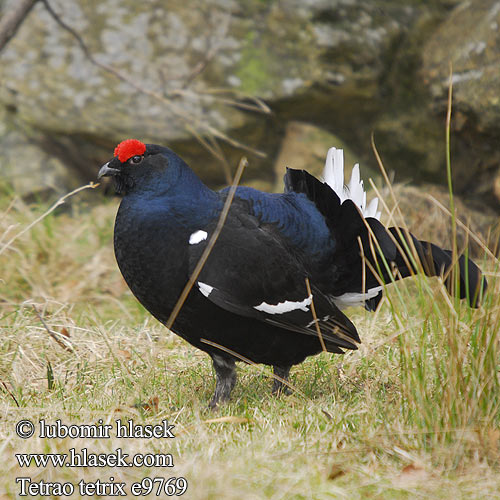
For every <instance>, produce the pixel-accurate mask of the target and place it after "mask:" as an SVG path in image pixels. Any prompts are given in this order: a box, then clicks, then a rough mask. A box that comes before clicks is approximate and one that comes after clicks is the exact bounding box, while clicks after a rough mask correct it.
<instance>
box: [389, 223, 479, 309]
mask: <svg viewBox="0 0 500 500" xmlns="http://www.w3.org/2000/svg"><path fill="white" fill-rule="evenodd" d="M389 232H390V233H391V234H392V236H393V237H394V240H395V242H396V244H395V246H396V258H395V259H394V260H393V262H394V264H395V265H396V267H397V271H398V274H400V275H401V277H402V278H405V277H407V276H410V275H411V274H415V273H417V272H419V268H418V264H417V263H416V262H415V260H416V259H415V255H413V254H414V253H416V257H418V261H419V263H420V265H421V268H422V269H423V271H424V273H425V274H426V275H427V276H440V275H441V276H443V277H444V278H445V285H446V288H447V290H448V292H449V293H450V294H451V293H453V291H454V288H455V285H454V279H455V278H454V273H456V272H458V275H459V276H458V290H456V293H457V294H459V296H460V298H461V299H468V303H469V305H470V306H472V307H479V305H480V300H481V298H482V296H483V295H484V292H485V291H486V288H487V282H486V278H485V277H484V275H483V274H482V272H481V270H480V269H479V268H478V266H477V265H476V264H475V263H474V261H472V260H471V259H469V258H467V257H466V256H465V255H460V256H459V258H458V266H457V267H456V268H455V269H454V270H453V271H452V266H453V265H454V261H453V254H452V252H451V251H450V250H444V249H443V248H440V247H438V246H437V245H435V244H434V243H430V242H428V241H423V240H418V239H417V238H415V236H413V235H412V234H411V233H409V232H408V231H406V230H404V229H401V228H396V227H391V228H389ZM408 252H410V254H408ZM384 255H385V254H384ZM415 264H417V265H415Z"/></svg>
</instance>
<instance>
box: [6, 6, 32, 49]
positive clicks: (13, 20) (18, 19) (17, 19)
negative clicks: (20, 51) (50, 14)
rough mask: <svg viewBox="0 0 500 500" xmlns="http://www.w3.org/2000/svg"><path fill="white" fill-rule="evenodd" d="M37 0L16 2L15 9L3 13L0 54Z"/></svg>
mask: <svg viewBox="0 0 500 500" xmlns="http://www.w3.org/2000/svg"><path fill="white" fill-rule="evenodd" d="M37 1H38V0H17V4H14V5H15V7H14V8H12V9H10V10H9V11H8V12H7V13H5V14H4V15H3V16H2V18H1V19H0V52H1V51H2V50H3V49H4V48H5V46H6V45H7V44H8V43H9V41H10V40H11V39H12V37H13V36H14V35H15V34H16V33H17V30H18V29H19V27H20V26H21V24H22V23H23V21H24V20H25V19H26V17H28V14H29V13H30V10H31V9H32V8H33V6H34V5H35V4H36V2H37Z"/></svg>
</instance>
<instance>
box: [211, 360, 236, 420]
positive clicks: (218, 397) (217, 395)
mask: <svg viewBox="0 0 500 500" xmlns="http://www.w3.org/2000/svg"><path fill="white" fill-rule="evenodd" d="M211 357H212V362H213V365H214V370H215V376H216V382H215V392H214V395H213V397H212V400H211V401H210V403H209V405H208V406H209V408H211V409H212V410H213V409H214V408H216V407H217V405H218V404H219V403H225V402H226V401H229V397H230V396H231V391H232V390H233V387H234V384H236V369H235V362H234V360H233V359H231V358H226V357H224V356H220V355H218V354H211Z"/></svg>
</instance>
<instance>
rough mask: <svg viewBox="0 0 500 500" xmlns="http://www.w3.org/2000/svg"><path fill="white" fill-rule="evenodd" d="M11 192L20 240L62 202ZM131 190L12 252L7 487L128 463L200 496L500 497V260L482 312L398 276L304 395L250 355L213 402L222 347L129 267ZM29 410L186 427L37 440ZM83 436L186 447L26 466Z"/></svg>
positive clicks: (39, 231) (102, 474)
mask: <svg viewBox="0 0 500 500" xmlns="http://www.w3.org/2000/svg"><path fill="white" fill-rule="evenodd" d="M396 192H397V190H396ZM95 197H96V199H97V198H98V196H97V193H95ZM10 199H11V197H10V196H8V195H5V196H3V197H2V200H3V201H1V202H0V237H3V241H4V242H5V241H7V240H8V239H9V238H10V237H11V236H12V235H13V234H15V233H16V232H17V231H18V230H20V229H22V228H23V227H25V225H27V224H29V223H30V222H31V221H32V220H34V219H35V218H36V217H37V215H39V214H40V213H42V212H43V210H44V208H46V207H40V206H37V205H34V206H31V207H29V206H26V205H25V204H24V203H23V202H22V201H20V200H15V201H13V202H10ZM9 204H10V205H9ZM116 204H117V203H116V202H115V201H113V202H107V203H104V204H101V200H100V199H99V202H98V204H96V205H95V206H91V207H88V206H82V205H79V204H78V203H75V202H73V203H72V204H71V207H70V209H69V210H68V211H66V212H65V213H62V214H53V215H50V216H48V217H47V218H45V219H44V220H43V221H42V222H40V223H39V224H37V225H36V226H35V227H34V228H33V229H32V230H31V231H30V232H29V233H26V234H25V235H24V236H23V237H22V238H19V239H18V240H16V241H15V242H14V243H13V245H12V247H11V248H10V249H9V250H7V251H6V252H4V254H3V255H1V256H0V279H1V281H0V308H1V309H0V315H1V323H0V326H1V329H2V341H1V343H0V349H1V356H0V380H1V383H0V386H1V389H2V390H1V391H0V412H1V413H0V435H1V438H2V439H1V442H0V459H1V462H2V464H3V471H4V474H3V475H2V477H1V478H0V492H3V497H2V498H15V497H17V494H18V492H19V486H18V485H16V483H15V478H16V477H19V476H29V477H31V478H32V479H33V481H40V480H41V479H43V480H48V481H59V482H64V481H70V482H72V483H74V484H76V483H78V481H79V480H80V479H85V480H86V481H95V480H97V479H101V480H103V481H106V480H109V477H110V476H113V477H114V479H115V481H125V482H126V483H127V484H128V486H127V488H128V490H129V491H130V484H131V483H132V482H133V481H138V480H141V479H142V478H144V477H148V476H149V477H171V476H176V477H179V476H183V477H185V478H186V479H187V480H188V482H189V487H188V490H187V493H186V494H185V495H184V497H185V498H193V499H233V498H243V499H262V498H269V499H326V498H347V499H356V498H384V499H385V498H443V499H445V498H446V499H448V498H456V499H459V498H463V499H465V498H467V499H473V498H477V499H479V498H481V499H484V498H498V491H500V474H499V466H500V449H499V438H500V431H499V424H500V417H499V408H500V390H499V388H500V382H499V373H500V372H499V369H500V362H499V346H498V343H499V336H498V332H499V329H500V327H499V325H500V317H499V315H500V282H499V280H498V265H497V264H498V262H497V261H496V260H494V259H492V258H486V259H484V262H483V263H484V266H485V267H486V268H487V269H488V272H489V281H490V289H489V293H488V296H487V297H486V301H485V304H484V306H483V307H482V308H481V309H479V310H477V311H476V310H474V311H473V310H470V309H469V308H467V307H466V305H465V304H463V303H457V302H456V301H454V300H453V299H452V300H450V299H448V298H447V296H446V294H445V293H444V291H443V286H442V284H440V282H439V280H437V279H434V280H428V279H426V278H424V277H420V278H418V279H413V280H406V281H405V282H402V283H399V284H398V285H397V286H394V285H391V286H390V287H389V294H388V298H387V299H385V300H384V303H383V304H382V306H381V307H380V309H379V310H378V311H377V312H376V313H375V314H369V313H366V312H365V311H363V310H361V309H353V310H351V311H350V312H349V315H350V317H351V318H352V319H353V321H354V322H355V323H356V324H357V326H358V328H359V331H360V335H361V338H362V340H363V344H362V345H361V348H360V350H359V351H357V352H352V353H348V354H346V355H345V356H343V357H340V356H333V355H327V354H321V355H319V356H317V357H314V358H310V359H308V360H307V361H306V362H305V363H303V364H302V365H299V366H297V367H295V368H294V369H293V370H292V383H293V385H294V386H296V387H297V388H298V389H299V390H300V393H299V392H296V393H295V394H293V395H292V396H289V397H280V398H274V397H271V395H270V386H271V380H270V379H269V378H268V377H266V376H265V375H264V374H263V373H262V372H261V371H260V370H258V369H257V368H256V367H252V366H242V367H241V368H240V369H239V383H238V384H237V386H236V388H235V390H234V393H233V397H232V401H231V403H230V404H228V405H227V406H224V407H222V408H221V409H220V410H218V411H217V412H216V413H211V412H209V411H208V410H207V409H206V406H207V403H208V400H209V397H210V395H211V392H212V391H213V385H214V380H213V376H212V369H211V366H210V363H209V360H208V357H207V356H205V355H204V354H202V353H200V352H199V351H196V350H194V349H193V348H191V347H190V346H189V345H187V344H186V343H185V342H183V341H182V340H180V339H179V338H178V337H176V336H174V335H172V334H170V333H169V332H168V331H167V330H166V329H165V328H164V327H163V326H161V325H160V324H158V323H157V322H156V321H155V320H154V319H152V318H151V317H150V316H149V315H148V314H147V313H146V312H145V311H144V310H143V309H142V308H141V307H140V306H139V305H138V304H137V303H136V301H135V299H134V298H133V297H132V296H131V294H130V292H129V291H128V289H127V288H126V286H125V285H124V283H123V281H122V279H121V277H120V275H119V272H118V270H117V268H116V265H115V262H114V258H113V255H112V242H111V239H112V225H113V218H114V213H115V210H116ZM9 206H10V208H9ZM408 224H409V226H410V227H412V221H411V220H410V221H408ZM422 224H424V225H425V222H424V223H422ZM420 236H422V235H420ZM0 244H1V243H0ZM33 304H34V305H35V306H36V308H37V310H38V311H39V312H40V315H42V316H43V318H44V321H45V323H46V326H47V327H48V328H49V329H50V330H51V331H53V332H55V333H56V335H59V338H60V342H62V343H63V345H68V346H69V348H68V349H67V348H63V347H62V346H61V343H58V342H56V341H54V339H53V338H52V337H51V336H50V335H49V334H48V332H47V330H46V328H45V326H44V325H43V323H42V322H41V321H40V318H39V316H38V315H37V313H36V311H35V310H34V308H33ZM301 393H303V395H302V394H301ZM222 417H230V418H225V419H224V418H222ZM22 418H23V419H24V418H27V419H31V420H32V421H33V422H35V423H37V422H38V420H39V419H41V418H45V419H46V420H47V421H50V422H53V421H55V420H56V419H61V421H62V422H63V423H65V424H71V423H79V424H90V423H95V422H96V421H97V420H98V419H103V420H104V421H105V422H111V423H113V422H114V420H115V419H117V418H121V419H125V420H126V419H128V418H132V419H134V421H135V422H136V423H143V424H146V423H157V422H160V421H161V420H162V419H168V421H169V422H170V423H173V424H175V425H176V428H175V431H174V433H175V434H177V437H176V438H175V439H118V438H116V437H111V438H110V439H101V440H98V439H78V438H77V439H53V440H51V439H41V438H39V437H36V435H35V437H32V438H31V439H26V440H23V439H21V438H19V437H17V436H16V434H15V431H14V429H15V423H16V422H17V421H18V420H20V419H22ZM84 447H87V448H88V449H89V451H94V452H99V453H111V452H113V451H114V450H115V449H116V448H118V447H121V448H122V449H123V451H124V452H125V453H128V454H129V455H133V454H136V453H172V455H173V457H174V464H175V467H174V468H173V469H162V468H156V469H153V468H150V469H148V468H145V467H142V468H139V467H137V468H136V467H129V468H114V469H111V468H109V469H108V468H95V467H94V468H91V467H89V468H86V469H78V468H69V467H64V468H54V467H52V466H48V467H46V468H45V469H44V468H37V467H34V466H32V467H30V468H29V470H27V469H24V470H23V469H21V468H20V467H19V466H18V465H17V461H16V458H15V456H14V455H15V453H65V452H67V451H68V449H69V448H76V449H81V448H84ZM74 497H75V498H76V497H78V495H75V496H74Z"/></svg>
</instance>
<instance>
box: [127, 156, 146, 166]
mask: <svg viewBox="0 0 500 500" xmlns="http://www.w3.org/2000/svg"><path fill="white" fill-rule="evenodd" d="M143 159H144V156H143V155H135V156H132V158H129V160H128V163H131V164H134V165H137V164H138V163H141V161H142V160H143Z"/></svg>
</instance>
